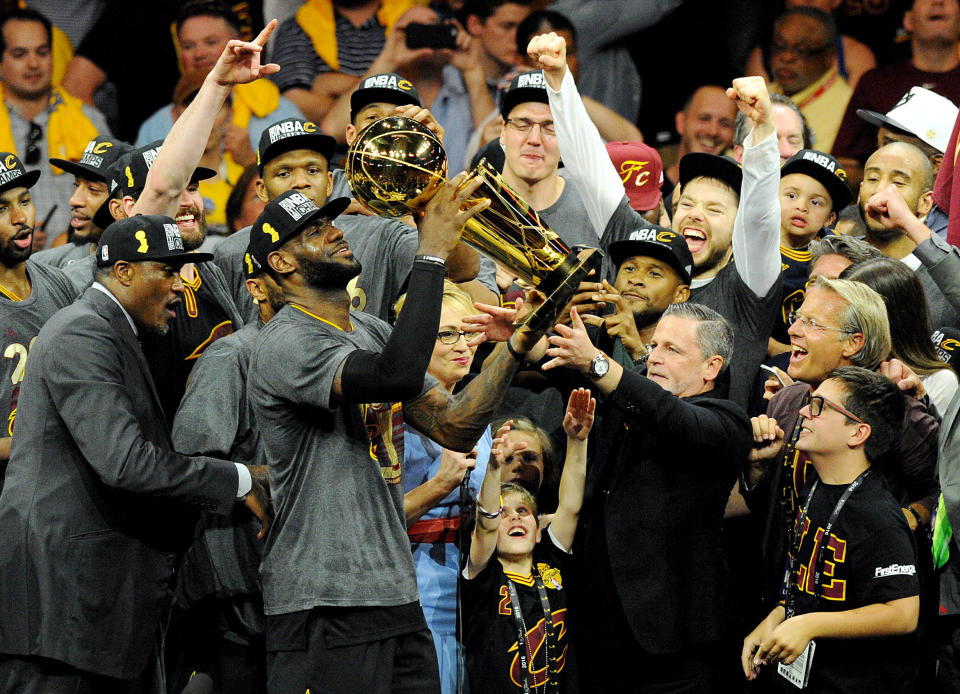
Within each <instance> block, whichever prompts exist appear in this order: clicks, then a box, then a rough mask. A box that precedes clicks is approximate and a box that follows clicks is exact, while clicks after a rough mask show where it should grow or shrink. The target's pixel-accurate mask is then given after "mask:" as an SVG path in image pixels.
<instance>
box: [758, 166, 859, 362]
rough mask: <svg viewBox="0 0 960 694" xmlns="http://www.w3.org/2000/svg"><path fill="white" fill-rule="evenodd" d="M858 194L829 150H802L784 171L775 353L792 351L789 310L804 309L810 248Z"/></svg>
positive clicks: (784, 167)
mask: <svg viewBox="0 0 960 694" xmlns="http://www.w3.org/2000/svg"><path fill="white" fill-rule="evenodd" d="M852 199H853V194H852V193H851V192H850V189H849V188H848V187H847V174H846V172H845V171H844V170H843V169H842V168H841V167H840V163H839V162H838V161H837V160H836V159H834V158H833V157H831V156H830V155H829V154H824V153H823V152H818V151H816V150H812V149H801V150H800V151H799V152H797V153H796V154H795V155H793V156H792V157H791V158H790V159H788V160H787V161H786V162H785V163H784V165H783V167H782V168H781V169H780V259H781V267H782V268H783V307H782V310H781V312H780V320H779V321H777V325H776V327H775V328H774V332H773V339H774V340H775V341H776V342H777V343H779V344H773V343H771V345H770V350H769V353H770V354H771V355H773V354H778V353H780V352H785V351H789V343H790V338H789V337H787V328H789V327H790V319H789V316H790V313H791V312H793V311H796V310H797V309H798V308H800V304H802V303H803V296H804V290H805V289H806V285H807V279H808V278H809V276H810V261H811V259H812V256H811V254H810V251H808V250H807V247H808V246H809V245H810V242H811V241H813V240H814V239H815V238H818V237H820V236H822V235H824V234H825V233H829V232H827V231H826V229H825V227H828V226H830V225H831V224H833V223H834V222H835V221H836V219H837V213H838V212H840V210H842V209H843V208H844V207H846V206H847V205H849V204H850V201H851V200H852Z"/></svg>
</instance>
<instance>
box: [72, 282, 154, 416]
mask: <svg viewBox="0 0 960 694" xmlns="http://www.w3.org/2000/svg"><path fill="white" fill-rule="evenodd" d="M84 298H85V299H87V300H88V301H90V303H92V304H93V306H94V308H95V309H96V310H97V313H99V314H100V315H101V316H103V317H104V318H106V319H107V320H108V321H109V322H110V327H111V328H113V330H114V332H116V333H117V335H119V336H120V342H121V344H123V345H124V346H125V347H126V348H127V349H128V351H129V352H130V353H131V356H132V357H133V358H134V360H135V361H136V363H137V365H138V366H139V367H140V371H141V372H142V375H143V380H144V381H146V382H147V385H148V386H149V388H150V394H151V395H152V396H153V404H154V409H156V411H157V412H158V413H159V416H160V417H161V420H162V421H164V422H165V421H166V418H165V417H164V416H163V407H162V406H161V405H160V395H159V394H158V393H157V387H156V385H154V383H153V375H152V374H151V373H150V366H149V365H148V364H147V358H146V357H145V356H144V354H143V348H142V347H140V343H139V342H138V341H137V336H136V334H135V333H134V332H133V328H131V327H130V322H129V321H128V320H127V317H126V316H125V315H124V313H123V310H122V309H121V308H120V306H118V305H117V302H115V301H114V300H113V299H111V298H110V297H109V296H107V295H106V294H104V293H103V292H101V291H100V290H99V289H94V288H93V287H91V288H89V289H87V291H86V292H85V293H84ZM167 428H169V427H167Z"/></svg>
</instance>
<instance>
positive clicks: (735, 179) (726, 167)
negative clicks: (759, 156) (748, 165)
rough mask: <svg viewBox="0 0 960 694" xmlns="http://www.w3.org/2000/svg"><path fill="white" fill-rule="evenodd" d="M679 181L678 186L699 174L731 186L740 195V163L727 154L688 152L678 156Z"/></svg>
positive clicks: (741, 180)
mask: <svg viewBox="0 0 960 694" xmlns="http://www.w3.org/2000/svg"><path fill="white" fill-rule="evenodd" d="M679 168H680V171H679V177H678V178H679V181H678V183H680V187H681V188H683V186H685V185H687V184H688V183H689V182H690V181H692V180H693V179H695V178H699V177H700V176H706V177H707V178H716V179H718V180H720V181H723V182H724V183H726V184H727V185H728V186H730V187H731V188H733V189H734V190H735V191H736V193H737V195H740V184H741V183H743V169H741V168H740V164H738V163H737V162H736V160H735V159H732V158H731V157H728V156H720V155H717V154H707V153H706V152H690V153H689V154H684V155H683V156H682V157H681V158H680V167H679Z"/></svg>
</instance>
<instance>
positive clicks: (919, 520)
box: [903, 506, 923, 528]
mask: <svg viewBox="0 0 960 694" xmlns="http://www.w3.org/2000/svg"><path fill="white" fill-rule="evenodd" d="M903 508H904V509H906V510H907V511H909V512H910V513H912V514H913V517H914V518H916V519H917V527H918V528H919V527H922V526H923V519H922V518H921V517H920V512H919V511H918V510H917V509H915V508H914V507H913V506H904V507H903Z"/></svg>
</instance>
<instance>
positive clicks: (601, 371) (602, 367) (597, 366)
mask: <svg viewBox="0 0 960 694" xmlns="http://www.w3.org/2000/svg"><path fill="white" fill-rule="evenodd" d="M609 370H610V362H608V361H607V358H606V357H605V356H603V355H602V354H598V355H597V356H596V357H594V358H593V361H592V362H590V371H591V372H592V373H593V375H594V376H597V377H602V376H606V375H607V371H609Z"/></svg>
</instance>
